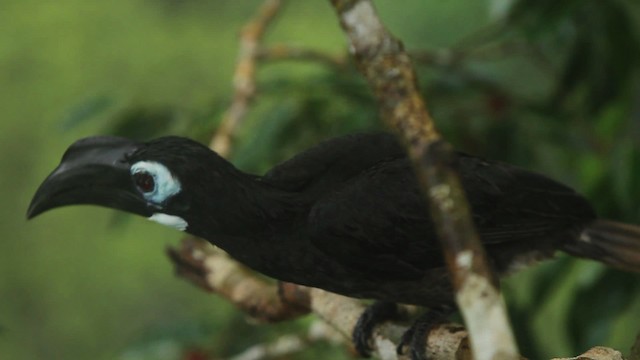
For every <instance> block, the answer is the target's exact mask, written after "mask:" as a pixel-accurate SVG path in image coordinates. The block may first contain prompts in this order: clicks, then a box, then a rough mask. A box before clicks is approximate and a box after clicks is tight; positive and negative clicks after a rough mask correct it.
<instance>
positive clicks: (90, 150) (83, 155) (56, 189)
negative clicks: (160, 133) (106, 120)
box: [27, 136, 152, 219]
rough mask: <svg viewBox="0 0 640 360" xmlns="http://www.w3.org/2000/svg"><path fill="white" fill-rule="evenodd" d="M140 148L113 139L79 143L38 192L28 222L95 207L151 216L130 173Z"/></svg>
mask: <svg viewBox="0 0 640 360" xmlns="http://www.w3.org/2000/svg"><path fill="white" fill-rule="evenodd" d="M139 146H140V144H139V143H136V142H133V141H131V140H128V139H124V138H119V137H111V136H98V137H90V138H85V139H82V140H78V141H76V142H75V143H74V144H73V145H71V146H70V147H69V149H67V151H66V152H65V154H64V155H63V157H62V160H61V161H60V165H58V167H57V168H56V169H55V170H54V171H53V172H52V173H51V174H50V175H49V176H48V177H47V178H46V179H45V180H44V182H43V183H42V184H41V185H40V187H39V188H38V190H37V191H36V194H35V195H34V196H33V199H32V200H31V204H30V205H29V210H28V211H27V218H28V219H31V218H33V217H35V216H38V215H39V214H42V213H43V212H45V211H47V210H50V209H53V208H57V207H61V206H65V205H76V204H93V205H99V206H105V207H109V208H114V209H119V210H124V211H128V212H132V213H135V214H139V215H143V216H146V217H149V216H151V215H152V213H151V211H150V210H149V209H148V208H147V204H146V201H145V200H144V199H143V198H142V197H141V196H140V195H139V193H138V191H137V190H136V188H135V187H134V185H133V183H132V181H131V176H130V173H129V167H130V164H129V163H128V161H127V155H128V154H130V153H132V152H133V151H134V150H136V149H137V148H138V147H139Z"/></svg>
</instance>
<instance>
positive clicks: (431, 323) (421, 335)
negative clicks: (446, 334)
mask: <svg viewBox="0 0 640 360" xmlns="http://www.w3.org/2000/svg"><path fill="white" fill-rule="evenodd" d="M452 312H453V310H452V309H451V308H449V307H438V308H434V309H430V310H429V311H427V312H426V313H424V314H422V315H421V316H420V317H418V318H417V319H416V321H415V322H414V323H413V325H411V327H410V328H409V330H407V331H406V332H405V333H404V335H402V339H401V340H400V344H399V345H398V348H397V352H398V355H402V354H405V352H406V351H407V350H409V352H410V353H409V355H410V356H411V360H428V359H429V357H428V356H427V336H428V335H429V333H430V332H431V330H433V329H435V328H436V327H437V326H438V325H440V324H443V323H445V322H446V321H447V318H448V317H449V315H451V313H452Z"/></svg>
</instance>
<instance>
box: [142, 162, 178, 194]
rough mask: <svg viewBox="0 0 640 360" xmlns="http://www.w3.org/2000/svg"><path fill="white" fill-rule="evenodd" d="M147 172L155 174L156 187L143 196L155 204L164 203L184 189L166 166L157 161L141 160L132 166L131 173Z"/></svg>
mask: <svg viewBox="0 0 640 360" xmlns="http://www.w3.org/2000/svg"><path fill="white" fill-rule="evenodd" d="M139 172H145V173H147V174H149V175H151V176H153V180H154V182H155V188H154V189H153V191H150V192H144V193H142V196H144V197H145V199H147V201H149V202H152V203H154V204H162V203H163V202H165V201H166V200H167V199H168V198H170V197H172V196H174V195H176V194H177V193H179V192H180V190H182V187H181V185H180V181H179V180H178V179H177V178H176V177H175V176H173V174H171V171H169V169H167V167H166V166H164V165H162V164H160V163H159V162H155V161H139V162H137V163H135V164H133V165H132V166H131V174H132V175H133V174H136V173H139Z"/></svg>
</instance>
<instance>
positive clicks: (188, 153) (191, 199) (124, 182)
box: [27, 136, 238, 235]
mask: <svg viewBox="0 0 640 360" xmlns="http://www.w3.org/2000/svg"><path fill="white" fill-rule="evenodd" d="M237 175H238V171H237V170H236V169H235V168H234V167H233V166H232V165H231V164H230V163H228V162H226V161H225V160H224V159H222V158H221V157H220V156H218V155H217V154H216V153H214V152H213V151H211V150H209V149H208V148H207V147H205V146H204V145H201V144H199V143H197V142H195V141H192V140H189V139H185V138H180V137H164V138H159V139H156V140H153V141H150V142H146V143H143V142H135V141H132V140H129V139H125V138H119V137H108V136H100V137H90V138H85V139H82V140H78V141H76V142H75V143H74V144H72V145H71V146H70V147H69V148H68V149H67V151H66V152H65V154H64V155H63V157H62V160H61V162H60V165H58V167H57V168H56V169H55V170H54V171H53V172H52V173H51V174H50V175H49V176H48V177H47V178H46V179H45V180H44V182H43V183H42V184H41V185H40V187H39V188H38V190H37V192H36V194H35V195H34V197H33V199H32V201H31V204H30V205H29V210H28V211H27V217H28V218H33V217H35V216H37V215H39V214H41V213H43V212H45V211H47V210H50V209H54V208H57V207H61V206H65V205H76V204H92V205H99V206H105V207H109V208H113V209H118V210H123V211H127V212H130V213H134V214H138V215H141V216H144V217H147V218H149V219H150V220H153V221H156V222H158V223H161V224H163V225H168V226H171V227H174V228H177V229H179V230H183V231H184V230H186V231H189V232H191V233H194V230H195V229H194V228H193V227H194V226H195V223H196V222H199V223H201V222H203V221H204V220H203V216H204V217H205V218H206V217H208V216H207V215H206V214H201V213H202V212H205V211H207V206H208V205H207V203H209V202H215V200H216V199H207V198H206V197H207V196H206V194H204V193H203V192H208V193H214V194H215V193H218V194H221V195H220V198H221V200H222V201H224V200H225V196H224V186H225V183H228V182H231V183H233V182H234V177H236V176H237ZM227 201H228V200H227ZM219 205H221V206H224V205H225V204H219ZM198 213H200V215H201V216H199V217H197V218H196V217H195V216H193V214H198ZM211 215H212V216H213V215H214V214H211ZM206 220H209V219H206ZM213 222H215V220H213ZM211 225H214V224H211ZM195 232H196V235H198V234H197V232H198V231H195Z"/></svg>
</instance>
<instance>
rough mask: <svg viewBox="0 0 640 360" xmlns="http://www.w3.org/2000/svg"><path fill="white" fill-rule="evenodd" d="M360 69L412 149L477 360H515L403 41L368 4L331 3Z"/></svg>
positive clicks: (493, 284) (449, 155)
mask: <svg viewBox="0 0 640 360" xmlns="http://www.w3.org/2000/svg"><path fill="white" fill-rule="evenodd" d="M331 3H332V4H333V6H334V8H335V10H336V12H337V14H338V17H339V19H340V24H341V25H342V28H343V29H344V31H345V33H346V34H347V37H348V39H349V43H350V49H351V52H352V54H353V56H354V57H355V59H356V64H357V65H358V67H359V69H360V71H361V72H362V73H363V75H364V76H365V78H366V79H367V80H368V82H369V85H370V86H371V88H372V89H373V91H374V94H375V96H376V97H377V99H378V103H379V106H380V111H381V114H382V118H383V119H384V120H385V121H386V122H387V124H388V125H389V127H391V128H392V129H393V130H395V131H396V132H397V133H398V134H399V136H400V137H401V138H402V140H403V141H404V143H405V144H406V146H407V150H408V153H409V157H410V158H411V159H412V160H413V163H414V166H415V168H416V172H417V175H418V179H419V181H420V184H421V188H422V190H423V191H424V193H425V195H426V196H427V198H428V200H429V204H430V209H431V215H432V217H433V220H434V224H435V225H436V230H437V233H438V235H439V238H440V239H441V242H442V245H443V248H444V252H445V258H446V260H447V264H448V266H449V270H450V274H451V277H452V282H453V285H454V288H455V290H456V298H457V302H458V306H459V307H460V310H461V312H462V314H463V316H464V319H465V322H466V324H467V326H468V328H469V329H470V333H471V342H472V348H473V350H474V355H475V357H476V358H477V359H496V358H501V359H515V358H517V357H518V355H517V348H516V345H515V341H514V338H513V335H512V333H511V329H510V327H509V323H508V319H507V313H506V310H505V307H504V302H503V300H502V297H501V295H500V293H499V291H498V288H497V280H496V279H495V277H494V275H493V274H492V272H491V270H490V267H489V266H488V264H487V260H486V256H485V254H484V249H483V248H482V246H481V244H480V241H479V238H478V236H477V234H476V232H475V229H474V225H473V222H472V220H471V216H470V212H469V206H468V203H467V201H466V199H465V196H464V193H463V190H462V186H461V185H460V180H459V178H458V175H457V174H456V173H455V171H454V169H453V165H454V163H453V162H454V160H453V150H452V149H451V147H450V146H449V144H447V143H446V142H444V140H443V139H442V138H441V136H440V134H439V133H438V131H437V130H436V128H435V125H434V122H433V119H431V117H430V115H429V113H428V112H427V109H426V106H425V104H424V101H423V100H422V97H421V95H420V92H419V90H418V87H417V79H416V74H415V71H414V70H413V67H412V64H411V61H410V59H409V56H408V55H407V53H406V52H405V51H404V50H403V45H402V43H401V42H400V41H399V40H398V39H396V38H395V37H393V35H391V33H389V32H388V31H387V30H386V28H385V27H384V25H383V24H382V23H381V21H380V20H379V18H378V16H377V14H376V11H375V9H374V7H373V5H372V3H371V1H369V0H331Z"/></svg>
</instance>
